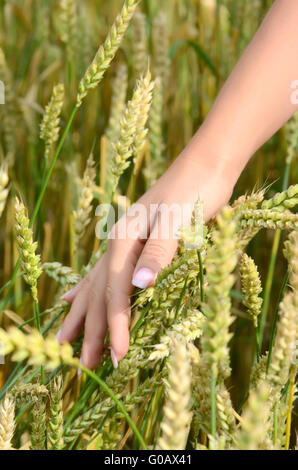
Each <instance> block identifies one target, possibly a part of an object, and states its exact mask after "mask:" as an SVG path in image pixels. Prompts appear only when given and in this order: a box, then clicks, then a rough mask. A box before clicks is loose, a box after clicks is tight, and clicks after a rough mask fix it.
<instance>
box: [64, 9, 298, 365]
mask: <svg viewBox="0 0 298 470" xmlns="http://www.w3.org/2000/svg"><path fill="white" fill-rule="evenodd" d="M297 19H298V2H297V0H277V1H276V2H275V3H274V5H273V7H272V8H271V10H270V11H269V12H268V14H267V16H266V18H265V20H264V22H263V24H262V25H261V27H260V29H259V31H258V32H257V34H256V35H255V37H254V38H253V40H252V42H251V43H250V45H249V46H248V48H247V50H246V51H245V53H244V54H243V56H242V58H241V59H240V61H239V63H238V64H237V66H236V67H235V69H234V71H233V72H232V74H231V76H230V77H229V79H228V80H227V82H226V84H225V85H224V87H223V89H222V90H221V92H220V94H219V95H218V97H217V99H216V102H215V103H214V106H213V108H212V110H211V112H210V113H209V115H208V117H207V119H206V120H205V122H204V123H203V125H202V126H201V127H200V129H199V130H198V132H197V133H196V134H195V136H194V137H193V139H192V140H191V141H190V143H189V144H188V146H187V147H186V148H185V149H184V151H183V152H182V153H181V154H180V155H179V156H178V158H177V159H176V160H175V162H174V163H173V164H172V165H171V167H170V168H169V169H168V170H167V171H166V172H165V173H164V175H163V176H162V177H161V178H160V179H159V180H158V181H157V182H156V184H155V185H154V186H153V187H152V188H151V189H150V190H149V191H148V192H146V193H145V194H144V195H143V196H142V197H141V199H140V200H139V201H138V203H141V204H143V205H144V206H145V207H146V209H147V211H148V212H149V206H150V204H157V206H160V205H161V204H163V203H166V204H168V205H169V206H170V205H171V204H174V203H176V204H179V205H181V206H182V205H183V204H185V203H188V204H190V205H191V206H193V204H194V203H195V201H196V200H198V198H200V200H202V201H203V202H204V215H205V219H206V220H208V219H210V218H211V217H212V216H213V215H215V214H216V213H217V212H218V210H219V209H220V208H221V207H222V206H223V205H224V204H226V203H227V202H228V201H229V198H230V196H231V194H232V191H233V188H234V186H235V184H236V182H237V180H238V178H239V176H240V174H241V172H242V170H243V169H244V167H245V165H246V164H247V162H248V160H249V159H250V158H251V156H252V155H253V154H254V153H255V152H256V151H257V150H258V148H259V147H261V146H262V145H263V144H264V143H265V142H266V141H267V140H268V139H269V138H270V137H271V136H272V135H273V134H274V133H275V132H276V131H277V130H278V129H280V127H282V126H283V124H284V123H285V122H286V121H288V119H289V118H290V117H291V116H292V115H293V114H294V113H295V112H296V111H297V109H298V105H297V104H294V103H293V101H292V100H291V95H292V93H293V91H294V90H293V88H291V85H292V84H293V82H294V81H295V80H298V28H297ZM296 86H297V85H296ZM153 215H154V216H153V218H152V219H151V223H150V226H149V228H147V229H146V228H145V223H142V222H141V223H139V224H136V229H135V232H134V236H131V234H127V236H126V237H125V239H118V240H117V239H113V240H109V243H108V249H107V252H106V254H105V255H104V256H103V257H102V259H101V260H100V261H99V262H98V263H97V264H96V265H95V267H94V268H93V269H92V270H91V271H90V273H89V274H88V275H87V276H86V277H85V278H84V279H83V280H82V281H81V282H80V283H79V284H78V285H77V286H76V287H75V288H74V289H72V290H71V291H69V292H68V293H67V294H66V295H65V296H64V299H65V300H66V301H67V302H69V303H71V304H72V306H71V309H70V312H69V314H68V315H67V317H66V319H65V322H64V324H63V327H62V329H61V330H60V332H59V333H58V339H59V341H60V343H64V342H71V341H73V340H74V339H75V338H76V337H77V336H78V335H79V333H80V331H81V329H82V328H83V327H84V328H85V333H84V342H83V349H82V358H81V361H82V363H83V364H84V365H85V366H86V367H89V368H94V367H95V366H96V365H97V363H98V361H99V358H100V356H101V353H102V350H103V342H104V339H105V336H106V333H107V330H108V329H109V335H110V345H111V356H112V360H113V364H114V366H115V367H117V364H118V362H119V361H120V360H121V359H123V358H124V356H125V355H126V353H127V351H128V347H129V323H130V295H131V294H132V292H133V289H134V285H139V282H138V279H137V277H138V276H136V275H137V273H138V272H139V271H140V269H142V268H146V274H147V280H146V286H145V285H144V286H143V287H149V286H152V285H154V282H155V279H156V276H157V273H158V272H159V270H160V269H162V268H164V267H165V266H167V265H168V264H169V263H170V262H171V260H172V258H173V256H174V254H175V251H176V249H177V240H176V239H175V238H174V237H172V238H171V239H170V240H163V239H161V237H160V236H159V235H160V228H161V224H162V221H163V217H164V214H163V212H162V211H160V210H158V209H157V210H156V211H155V213H154V214H153ZM124 217H125V218H126V219H127V220H128V221H130V222H131V221H133V222H135V219H134V218H135V216H133V215H130V214H126V215H125V216H124ZM123 220H124V219H123V218H122V219H121V220H120V222H118V223H117V224H116V226H115V231H116V233H117V231H118V230H119V228H120V227H121V224H122V223H123ZM153 235H154V236H153ZM143 281H144V279H143ZM144 283H145V281H144ZM133 284H134V285H133Z"/></svg>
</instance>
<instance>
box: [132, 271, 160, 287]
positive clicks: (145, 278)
mask: <svg viewBox="0 0 298 470" xmlns="http://www.w3.org/2000/svg"><path fill="white" fill-rule="evenodd" d="M154 281H155V274H154V272H153V271H151V269H148V268H141V269H140V270H139V271H138V272H137V273H136V274H135V275H134V277H133V280H132V284H133V285H134V286H135V287H139V288H140V289H145V288H146V287H148V286H149V285H150V284H152V283H153V282H154Z"/></svg>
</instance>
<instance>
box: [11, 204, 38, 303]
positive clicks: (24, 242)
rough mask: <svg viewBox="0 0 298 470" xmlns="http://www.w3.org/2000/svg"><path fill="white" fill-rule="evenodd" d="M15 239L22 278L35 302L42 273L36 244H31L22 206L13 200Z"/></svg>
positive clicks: (31, 237) (25, 214) (26, 216)
mask: <svg viewBox="0 0 298 470" xmlns="http://www.w3.org/2000/svg"><path fill="white" fill-rule="evenodd" d="M15 220H16V239H17V244H18V248H19V253H20V257H21V267H22V270H23V272H24V274H23V277H24V279H25V281H26V282H27V284H29V286H30V287H31V292H32V297H33V299H34V300H37V280H38V278H39V277H40V275H41V273H42V269H41V267H40V256H39V255H37V254H36V248H37V242H33V231H32V229H31V228H30V227H29V222H30V221H29V218H28V214H27V210H26V208H25V206H24V204H23V203H22V202H21V201H19V199H18V198H16V199H15Z"/></svg>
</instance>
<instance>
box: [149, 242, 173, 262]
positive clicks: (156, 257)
mask: <svg viewBox="0 0 298 470" xmlns="http://www.w3.org/2000/svg"><path fill="white" fill-rule="evenodd" d="M146 256H147V257H148V258H149V259H151V260H152V261H154V262H156V263H157V264H158V265H161V264H162V261H163V260H165V259H167V258H168V250H167V247H166V246H165V244H163V243H160V242H159V241H158V240H156V241H155V240H152V241H150V244H149V246H148V249H147V250H146Z"/></svg>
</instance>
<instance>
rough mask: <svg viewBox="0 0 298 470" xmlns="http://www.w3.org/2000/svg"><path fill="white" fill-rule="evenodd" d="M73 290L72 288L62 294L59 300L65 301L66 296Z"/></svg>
mask: <svg viewBox="0 0 298 470" xmlns="http://www.w3.org/2000/svg"><path fill="white" fill-rule="evenodd" d="M73 289H74V288H72V289H69V290H68V291H67V292H65V294H63V295H62V297H60V300H65V299H66V297H67V296H68V294H70V293H71V292H72V291H73Z"/></svg>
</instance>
